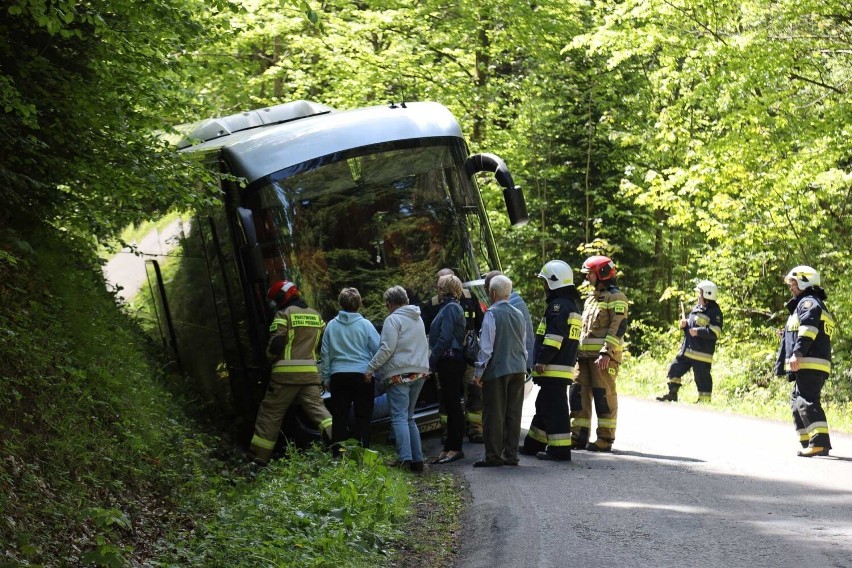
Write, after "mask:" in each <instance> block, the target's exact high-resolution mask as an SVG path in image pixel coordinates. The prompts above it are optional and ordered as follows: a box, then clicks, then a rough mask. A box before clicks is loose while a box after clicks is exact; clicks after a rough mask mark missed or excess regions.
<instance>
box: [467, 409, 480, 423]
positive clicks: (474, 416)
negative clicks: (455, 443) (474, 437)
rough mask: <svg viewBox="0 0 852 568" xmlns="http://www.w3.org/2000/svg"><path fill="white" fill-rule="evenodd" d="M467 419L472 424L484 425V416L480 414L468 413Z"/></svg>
mask: <svg viewBox="0 0 852 568" xmlns="http://www.w3.org/2000/svg"><path fill="white" fill-rule="evenodd" d="M465 417H466V418H467V421H468V422H470V423H471V424H482V414H481V413H479V412H468V413H467V414H466V415H465Z"/></svg>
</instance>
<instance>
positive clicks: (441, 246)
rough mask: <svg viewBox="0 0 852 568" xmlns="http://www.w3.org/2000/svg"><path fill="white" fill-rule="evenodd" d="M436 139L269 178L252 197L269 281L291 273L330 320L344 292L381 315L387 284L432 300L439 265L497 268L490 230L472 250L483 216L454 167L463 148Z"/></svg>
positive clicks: (472, 270)
mask: <svg viewBox="0 0 852 568" xmlns="http://www.w3.org/2000/svg"><path fill="white" fill-rule="evenodd" d="M440 141H441V142H442V143H438V144H433V145H415V146H409V147H395V146H394V145H390V144H383V145H381V146H380V147H378V148H368V149H361V150H360V151H359V153H357V154H354V155H353V153H348V154H349V155H340V156H334V157H330V158H329V159H327V160H325V161H322V160H320V161H318V162H317V165H316V167H308V166H306V165H301V164H300V165H298V166H296V167H294V168H289V169H288V171H286V172H283V173H281V174H280V175H274V176H270V180H269V181H268V183H266V184H264V185H263V186H261V187H259V188H258V189H256V191H254V192H253V193H252V194H251V195H250V198H249V200H248V204H249V207H250V208H251V209H252V210H253V211H254V212H255V216H256V225H257V234H258V241H259V243H260V246H261V250H262V251H263V258H264V262H265V264H266V271H267V273H268V274H269V275H270V283H271V282H272V281H274V280H277V279H279V278H287V279H290V280H293V281H294V282H296V283H297V284H298V285H299V286H300V289H301V291H302V293H303V295H304V297H305V299H306V301H307V302H308V304H309V305H311V306H313V307H315V308H317V309H318V310H319V311H320V312H321V313H322V314H323V317H325V318H326V319H329V318H331V317H333V316H334V315H335V314H336V313H337V310H338V306H337V295H338V293H339V291H340V289H341V288H343V287H345V286H355V287H356V288H358V289H359V291H360V292H361V295H362V297H363V298H364V315H365V316H366V317H370V318H372V319H379V321H380V320H381V319H382V318H384V316H385V315H386V314H385V313H384V310H383V303H382V302H381V295H382V293H383V292H384V291H385V289H387V288H388V287H389V286H392V285H394V284H401V285H403V286H405V287H406V288H408V289H409V290H411V291H412V293H413V294H416V295H419V296H422V297H428V296H429V295H431V293H432V291H433V288H434V281H435V272H436V271H437V270H438V269H440V268H443V267H453V268H455V269H457V270H461V271H462V272H465V273H469V274H465V276H466V277H474V278H476V277H478V276H479V272H480V270H481V269H483V268H487V267H489V266H492V265H494V264H495V263H494V261H495V255H493V244H491V243H490V233H489V234H488V235H487V236H486V241H489V243H487V244H485V245H483V246H480V247H479V248H478V250H474V249H472V248H471V245H470V244H469V243H470V239H475V240H479V239H480V238H482V237H483V227H487V223H485V222H484V219H480V218H479V217H478V216H479V215H480V214H482V213H480V212H481V211H482V210H481V206H480V205H479V204H478V202H476V201H474V200H477V199H479V196H478V194H476V193H475V188H474V187H473V185H472V184H471V183H470V182H469V180H466V179H465V178H464V176H463V175H461V173H460V172H461V170H460V159H459V156H461V155H462V154H461V152H458V151H454V149H453V146H452V144H449V143H446V141H444V140H440ZM290 171H293V172H295V173H293V174H292V175H287V174H288V173H290ZM471 228H472V229H473V233H471V231H470V229H471ZM483 251H485V254H486V255H487V257H486V258H481V259H477V258H476V255H477V254H478V253H481V252H483Z"/></svg>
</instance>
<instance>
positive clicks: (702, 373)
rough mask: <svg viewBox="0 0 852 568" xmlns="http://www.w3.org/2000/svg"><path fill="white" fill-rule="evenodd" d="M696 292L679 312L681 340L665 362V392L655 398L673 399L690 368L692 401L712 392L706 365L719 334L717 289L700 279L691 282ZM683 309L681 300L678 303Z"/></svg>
mask: <svg viewBox="0 0 852 568" xmlns="http://www.w3.org/2000/svg"><path fill="white" fill-rule="evenodd" d="M695 291H696V292H697V298H696V304H695V307H694V308H692V311H690V312H689V316H688V317H683V314H681V319H680V328H681V329H682V330H683V342H682V343H681V346H680V352H678V354H677V356H676V357H675V360H674V361H672V363H671V365H669V372H668V383H669V392H668V393H666V394H664V395H662V396H658V397H657V400H659V401H663V402H665V401H669V402H677V391H678V390H679V389H680V387H681V385H682V384H683V382H682V377H683V376H684V375H685V374H686V373H687V372H688V371H689V370H690V369H692V374H693V376H694V377H695V386H696V387H697V388H698V400H697V401H696V402H710V397H711V396H712V393H713V376H712V375H711V374H710V367H711V365H712V364H713V353H715V352H716V341H717V340H718V339H719V337H720V336H721V335H722V310H721V309H719V304H717V303H716V299H717V298H718V297H719V289H718V288H717V287H716V285H715V284H713V283H712V282H710V281H709V280H702V281H701V282H699V283H698V284H696V285H695ZM681 309H683V304H681Z"/></svg>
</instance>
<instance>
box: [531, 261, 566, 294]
mask: <svg viewBox="0 0 852 568" xmlns="http://www.w3.org/2000/svg"><path fill="white" fill-rule="evenodd" d="M538 277H539V278H544V279H545V280H546V281H547V287H548V288H549V289H551V290H556V289H557V288H562V287H564V286H573V285H574V271H573V270H571V267H570V266H568V263H566V262H563V261H561V260H551V261H550V262H548V263H547V264H545V265H544V266H543V267H542V268H541V272H539V273H538Z"/></svg>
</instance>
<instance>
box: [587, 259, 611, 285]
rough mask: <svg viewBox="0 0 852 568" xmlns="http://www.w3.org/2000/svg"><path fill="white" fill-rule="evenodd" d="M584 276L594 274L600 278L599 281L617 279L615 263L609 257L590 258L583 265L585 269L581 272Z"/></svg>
mask: <svg viewBox="0 0 852 568" xmlns="http://www.w3.org/2000/svg"><path fill="white" fill-rule="evenodd" d="M580 272H582V273H583V274H588V273H589V272H591V273H593V274H594V275H595V276H597V277H598V280H599V281H601V282H603V281H604V280H611V279H612V278H615V272H616V268H615V263H613V262H612V259H610V258H609V257H608V256H590V257H589V258H587V259H586V262H584V263H583V268H582V270H581V271H580Z"/></svg>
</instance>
